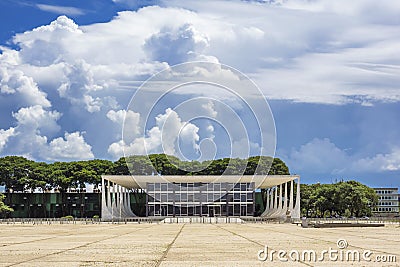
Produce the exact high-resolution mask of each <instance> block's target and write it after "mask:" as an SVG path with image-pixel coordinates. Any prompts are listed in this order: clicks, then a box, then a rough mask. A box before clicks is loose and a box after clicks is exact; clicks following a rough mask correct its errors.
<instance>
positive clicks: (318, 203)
mask: <svg viewBox="0 0 400 267" xmlns="http://www.w3.org/2000/svg"><path fill="white" fill-rule="evenodd" d="M300 193H301V205H300V206H301V209H302V215H303V216H306V217H331V216H332V217H342V216H343V217H352V216H354V217H361V216H371V214H372V208H374V207H375V206H376V205H377V203H378V195H377V194H376V192H375V190H374V189H372V188H370V187H368V186H366V185H363V184H361V183H360V182H357V181H340V182H337V183H334V184H320V183H316V184H311V185H308V184H301V185H300Z"/></svg>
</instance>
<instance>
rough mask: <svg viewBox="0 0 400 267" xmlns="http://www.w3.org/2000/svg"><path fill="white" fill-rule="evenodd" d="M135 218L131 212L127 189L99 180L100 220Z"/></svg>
mask: <svg viewBox="0 0 400 267" xmlns="http://www.w3.org/2000/svg"><path fill="white" fill-rule="evenodd" d="M127 217H136V215H135V214H134V213H133V212H132V209H131V202H130V195H129V189H127V188H125V187H123V186H120V185H118V184H116V183H113V182H110V181H109V180H105V179H104V178H102V179H101V218H102V219H103V220H111V219H120V218H127Z"/></svg>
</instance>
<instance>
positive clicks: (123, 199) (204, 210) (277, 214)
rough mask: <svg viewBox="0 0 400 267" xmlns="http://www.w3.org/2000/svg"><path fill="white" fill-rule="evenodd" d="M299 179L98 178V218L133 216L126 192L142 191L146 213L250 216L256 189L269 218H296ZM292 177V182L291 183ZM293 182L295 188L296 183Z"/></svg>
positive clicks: (212, 177) (220, 177)
mask: <svg viewBox="0 0 400 267" xmlns="http://www.w3.org/2000/svg"><path fill="white" fill-rule="evenodd" d="M299 180H300V177H299V176H297V175H276V176H261V175H259V176H257V175H256V176H250V175H249V176H240V177H238V176H112V175H104V176H102V218H103V219H105V220H107V219H114V218H115V219H117V218H127V217H134V216H136V214H134V213H133V212H132V208H131V207H130V202H129V201H128V199H130V195H131V194H132V193H133V192H134V191H135V192H136V191H137V190H141V191H142V192H145V194H146V216H163V217H186V216H207V217H214V216H254V215H256V197H255V192H256V191H257V190H258V191H260V190H263V194H264V198H263V199H264V201H263V206H264V210H263V211H262V212H261V216H263V217H268V218H286V217H291V218H299V217H300V181H299ZM295 181H296V183H295ZM295 184H296V187H295Z"/></svg>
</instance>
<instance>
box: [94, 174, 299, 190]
mask: <svg viewBox="0 0 400 267" xmlns="http://www.w3.org/2000/svg"><path fill="white" fill-rule="evenodd" d="M102 178H104V179H105V180H108V181H110V182H113V183H116V184H119V185H121V186H123V187H126V188H130V189H140V188H143V189H146V184H147V183H166V182H170V183H224V182H226V183H251V182H254V183H255V188H270V187H273V186H276V185H280V184H283V183H286V182H290V181H293V180H295V179H300V176H299V175H242V176H238V175H223V176H218V175H194V176H188V175H166V176H164V175H163V176H158V175H155V176H149V175H102Z"/></svg>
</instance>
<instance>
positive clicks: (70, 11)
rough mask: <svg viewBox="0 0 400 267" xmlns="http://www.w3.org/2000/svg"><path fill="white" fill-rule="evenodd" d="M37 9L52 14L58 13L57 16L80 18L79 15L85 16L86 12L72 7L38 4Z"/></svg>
mask: <svg viewBox="0 0 400 267" xmlns="http://www.w3.org/2000/svg"><path fill="white" fill-rule="evenodd" d="M36 7H37V8H39V9H40V10H42V11H47V12H51V13H56V14H63V15H69V16H74V15H75V16H78V15H84V14H85V12H84V11H83V10H82V9H80V8H76V7H70V6H54V5H45V4H36Z"/></svg>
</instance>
